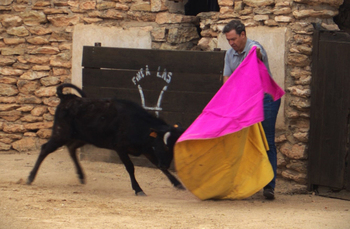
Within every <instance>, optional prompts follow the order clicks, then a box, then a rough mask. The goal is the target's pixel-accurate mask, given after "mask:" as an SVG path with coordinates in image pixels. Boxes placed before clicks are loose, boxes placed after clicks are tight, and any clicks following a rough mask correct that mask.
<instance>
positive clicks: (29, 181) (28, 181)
mask: <svg viewBox="0 0 350 229" xmlns="http://www.w3.org/2000/svg"><path fill="white" fill-rule="evenodd" d="M32 182H33V179H30V178H29V177H28V179H27V182H26V184H27V185H31V184H32Z"/></svg>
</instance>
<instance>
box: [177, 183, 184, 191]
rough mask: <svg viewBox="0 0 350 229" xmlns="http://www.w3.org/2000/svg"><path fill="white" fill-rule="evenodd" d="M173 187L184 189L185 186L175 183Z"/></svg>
mask: <svg viewBox="0 0 350 229" xmlns="http://www.w3.org/2000/svg"><path fill="white" fill-rule="evenodd" d="M175 188H177V189H179V190H186V188H185V187H184V186H183V185H182V184H178V185H175Z"/></svg>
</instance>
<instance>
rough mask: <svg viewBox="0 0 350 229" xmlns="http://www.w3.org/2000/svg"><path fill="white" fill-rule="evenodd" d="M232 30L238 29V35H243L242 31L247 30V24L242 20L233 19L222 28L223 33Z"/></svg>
mask: <svg viewBox="0 0 350 229" xmlns="http://www.w3.org/2000/svg"><path fill="white" fill-rule="evenodd" d="M232 30H236V33H237V34H238V35H241V33H242V32H243V31H244V32H245V33H246V31H245V25H244V24H243V23H242V22H241V21H240V20H232V21H230V22H229V23H227V24H226V25H225V27H224V29H223V30H222V32H223V33H228V32H230V31H232Z"/></svg>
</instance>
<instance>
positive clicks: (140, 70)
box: [82, 46, 225, 127]
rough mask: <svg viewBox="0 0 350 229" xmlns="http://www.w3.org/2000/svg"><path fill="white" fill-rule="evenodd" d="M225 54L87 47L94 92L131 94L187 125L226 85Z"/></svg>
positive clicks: (86, 82) (87, 80)
mask: <svg viewBox="0 0 350 229" xmlns="http://www.w3.org/2000/svg"><path fill="white" fill-rule="evenodd" d="M224 55H225V53H224V52H222V51H220V52H200V51H170V50H149V49H147V50H146V49H127V48H108V47H95V46H85V47H84V48H83V61H82V63H83V67H84V68H83V89H84V91H85V92H86V93H87V95H88V96H89V97H95V98H104V97H115V98H118V99H129V100H132V101H134V102H137V103H139V104H140V105H142V106H143V107H144V108H145V109H146V110H149V111H150V112H155V114H156V115H158V116H159V117H161V118H163V119H164V120H165V121H166V122H168V123H169V124H172V123H176V122H180V123H182V124H183V125H184V126H185V127H188V125H190V124H191V123H192V122H193V121H194V120H195V118H196V117H197V116H198V115H199V114H200V113H201V111H202V110H203V108H204V107H205V105H206V104H207V103H208V102H209V101H210V99H211V98H212V97H213V95H214V94H215V93H216V92H217V91H218V89H219V88H220V87H221V85H222V71H223V65H224Z"/></svg>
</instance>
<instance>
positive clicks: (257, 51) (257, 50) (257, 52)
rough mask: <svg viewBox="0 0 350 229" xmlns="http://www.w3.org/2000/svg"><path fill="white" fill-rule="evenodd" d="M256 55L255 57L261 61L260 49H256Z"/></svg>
mask: <svg viewBox="0 0 350 229" xmlns="http://www.w3.org/2000/svg"><path fill="white" fill-rule="evenodd" d="M256 55H257V57H258V58H259V59H260V60H262V54H261V52H260V48H259V47H256Z"/></svg>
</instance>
